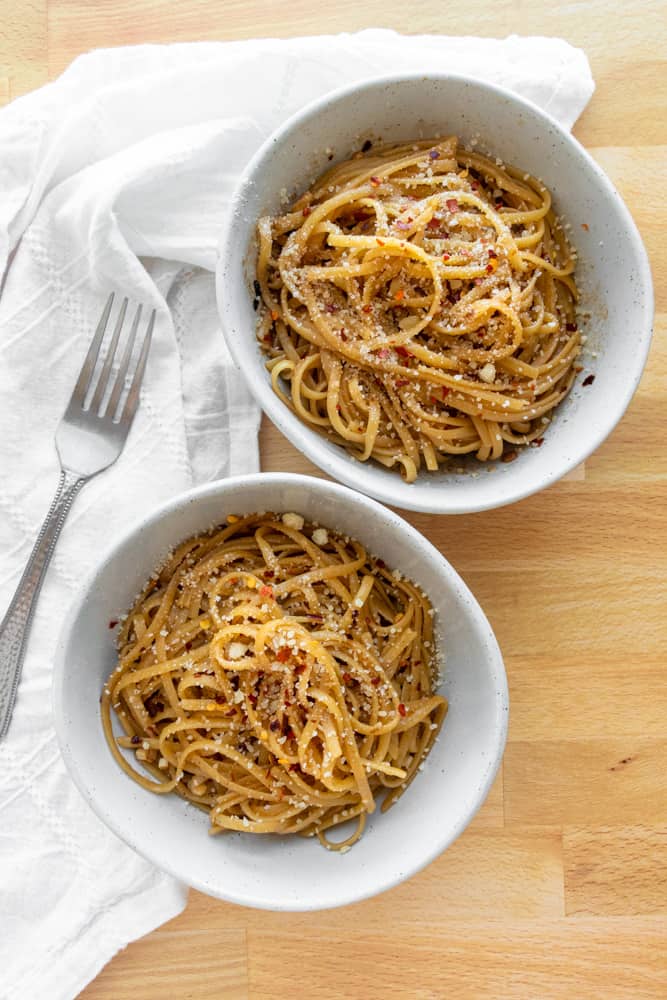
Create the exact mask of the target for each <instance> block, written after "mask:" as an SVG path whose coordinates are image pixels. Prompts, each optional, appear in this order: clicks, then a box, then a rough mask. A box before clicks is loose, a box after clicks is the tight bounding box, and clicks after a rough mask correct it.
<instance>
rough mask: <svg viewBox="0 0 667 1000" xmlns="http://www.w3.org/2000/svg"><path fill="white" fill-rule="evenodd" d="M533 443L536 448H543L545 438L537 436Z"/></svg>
mask: <svg viewBox="0 0 667 1000" xmlns="http://www.w3.org/2000/svg"><path fill="white" fill-rule="evenodd" d="M533 444H534V445H535V447H536V448H541V447H542V445H543V444H544V438H535V440H534V441H533Z"/></svg>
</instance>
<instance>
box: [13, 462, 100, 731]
mask: <svg viewBox="0 0 667 1000" xmlns="http://www.w3.org/2000/svg"><path fill="white" fill-rule="evenodd" d="M84 482H85V478H82V477H81V476H80V475H79V474H78V473H74V472H70V471H68V470H65V469H63V470H61V473H60V483H59V484H58V489H57V491H56V495H55V497H54V498H53V503H52V504H51V507H50V509H49V512H48V514H47V515H46V520H45V521H44V524H43V525H42V529H41V531H40V533H39V535H38V537H37V541H36V542H35V546H34V548H33V550H32V552H31V553H30V558H29V559H28V564H27V566H26V568H25V569H24V571H23V576H22V577H21V581H20V583H19V585H18V587H17V588H16V593H15V594H14V597H13V598H12V601H11V603H10V605H9V607H8V609H7V614H6V615H5V617H4V618H3V620H2V624H0V740H1V739H2V738H3V737H4V736H5V735H6V733H7V730H8V729H9V723H10V720H11V717H12V709H13V708H14V700H15V698H16V691H17V689H18V686H19V680H20V678H21V668H22V666H23V657H24V654H25V647H26V640H27V638H28V633H29V632H30V624H31V622H32V616H33V613H34V610H35V605H36V603H37V597H38V596H39V591H40V589H41V586H42V581H43V579H44V574H45V573H46V570H47V568H48V565H49V563H50V561H51V556H52V555H53V550H54V548H55V545H56V542H57V541H58V536H59V535H60V530H61V528H62V526H63V524H64V523H65V518H66V517H67V515H68V513H69V509H70V507H71V506H72V503H73V502H74V498H75V497H76V495H77V493H78V492H79V490H80V488H81V486H82V485H83V483H84Z"/></svg>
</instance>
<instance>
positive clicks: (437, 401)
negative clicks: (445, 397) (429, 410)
mask: <svg viewBox="0 0 667 1000" xmlns="http://www.w3.org/2000/svg"><path fill="white" fill-rule="evenodd" d="M431 402H432V403H439V402H440V400H439V399H438V397H437V396H431Z"/></svg>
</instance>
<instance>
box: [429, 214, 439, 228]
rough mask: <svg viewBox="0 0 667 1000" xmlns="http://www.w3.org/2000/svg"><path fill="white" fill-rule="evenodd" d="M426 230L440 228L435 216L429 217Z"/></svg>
mask: <svg viewBox="0 0 667 1000" xmlns="http://www.w3.org/2000/svg"><path fill="white" fill-rule="evenodd" d="M426 228H427V229H439V228H440V219H436V217H435V215H433V216H431V218H430V219H429V220H428V222H427V223H426Z"/></svg>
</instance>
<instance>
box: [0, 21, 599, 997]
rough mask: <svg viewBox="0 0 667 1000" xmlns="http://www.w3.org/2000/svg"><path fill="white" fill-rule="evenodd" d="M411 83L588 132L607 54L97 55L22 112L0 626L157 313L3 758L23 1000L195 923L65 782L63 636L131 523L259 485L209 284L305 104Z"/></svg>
mask: <svg viewBox="0 0 667 1000" xmlns="http://www.w3.org/2000/svg"><path fill="white" fill-rule="evenodd" d="M402 71H405V72H407V71H413V72H422V73H429V72H434V71H440V72H442V71H451V72H460V73H465V74H468V75H473V76H476V77H479V78H480V79H484V80H489V81H492V82H496V83H499V84H502V85H504V86H505V87H507V88H509V89H511V90H514V91H516V92H517V93H520V94H522V95H523V96H525V97H527V98H530V99H531V100H533V101H534V102H535V103H536V104H538V105H540V106H541V107H542V108H544V109H545V110H546V111H548V112H549V113H550V114H551V115H552V116H553V117H555V118H557V119H558V120H559V121H560V122H561V123H563V124H564V125H565V126H567V127H570V126H571V125H572V124H573V123H574V121H575V120H576V118H577V117H578V115H579V114H580V113H581V111H582V110H583V108H584V107H585V105H586V103H587V101H588V100H589V98H590V96H591V94H592V92H593V81H592V78H591V74H590V69H589V66H588V62H587V59H586V56H585V55H584V53H583V52H581V51H580V50H577V49H574V48H572V47H571V46H570V45H568V44H567V43H565V42H564V41H561V40H559V39H549V38H517V37H511V38H507V39H505V40H503V41H499V40H494V39H477V38H445V37H437V36H412V37H403V36H400V35H397V34H395V33H394V32H391V31H386V30H369V31H363V32H360V33H359V34H345V35H338V36H335V37H317V38H296V39H291V40H288V41H277V40H274V39H262V40H255V41H244V42H229V43H193V44H183V45H171V46H157V45H144V46H138V47H133V48H125V49H123V48H120V49H111V50H104V51H98V52H93V53H90V54H88V55H85V56H82V57H81V58H79V59H77V60H76V61H75V62H74V63H73V64H72V66H71V67H70V68H69V69H68V70H67V71H66V72H65V73H64V74H63V75H62V76H61V77H60V78H59V79H58V80H57V81H56V82H55V83H52V84H49V85H48V86H46V87H43V88H41V89H40V90H38V91H36V92H35V93H33V94H30V95H28V96H27V97H24V98H21V99H19V100H17V101H15V102H14V103H13V104H11V105H10V106H9V107H7V108H6V109H4V110H3V111H2V112H0V150H1V152H0V275H2V274H5V272H6V274H5V283H4V289H3V292H2V296H1V297H0V358H1V363H0V431H1V437H0V448H1V449H2V451H1V454H2V465H1V467H2V477H1V478H0V512H1V516H0V567H1V569H0V614H2V612H3V610H4V608H5V607H6V606H7V604H8V603H9V600H10V598H11V595H12V593H13V591H14V589H15V587H16V585H17V583H18V580H19V577H20V574H21V571H22V569H23V567H24V565H25V562H26V560H27V558H28V555H29V552H30V548H31V546H32V544H33V542H34V540H35V537H36V534H37V531H38V528H39V525H40V523H41V520H42V518H43V517H44V515H45V513H46V510H47V508H48V505H49V502H50V499H51V496H52V493H53V492H54V490H55V487H56V484H57V481H58V462H57V457H56V453H55V449H54V444H53V431H54V429H55V427H56V424H57V422H58V420H59V418H60V416H61V413H62V411H63V409H64V407H65V404H66V402H67V400H68V398H69V395H70V392H71V390H72V386H73V384H74V381H75V379H76V375H77V373H78V370H79V367H80V365H81V361H82V358H83V356H84V354H85V351H86V349H87V347H88V344H89V341H90V337H91V333H92V330H93V329H94V326H95V323H96V321H97V318H98V316H99V314H100V312H101V309H102V306H103V303H104V301H105V299H106V297H107V295H108V293H109V291H111V290H115V291H116V292H117V293H120V294H121V295H126V294H127V295H130V296H133V297H135V298H136V299H139V300H141V301H144V302H147V303H151V304H152V305H154V306H155V308H156V309H157V315H158V319H157V324H156V329H155V335H154V340H153V345H152V349H151V354H150V358H149V362H148V368H147V373H146V378H145V381H144V385H143V388H142V392H141V406H140V409H139V412H138V414H137V417H136V420H135V424H134V427H133V429H132V433H131V434H130V437H129V440H128V442H127V445H126V447H125V450H124V452H123V454H122V456H121V457H120V459H119V460H118V461H117V462H116V464H115V465H114V466H112V467H111V468H110V469H109V470H107V471H106V472H104V473H102V474H101V475H100V476H98V477H97V478H96V479H94V480H93V481H92V482H91V483H90V484H89V485H88V486H86V488H85V489H84V490H83V491H82V492H81V494H80V495H79V497H78V499H77V501H76V503H75V505H74V507H73V510H72V512H71V514H70V517H69V520H68V522H67V524H66V526H65V528H64V530H63V534H62V536H61V539H60V542H59V544H58V547H57V549H56V554H55V558H54V561H53V563H52V565H51V568H50V571H49V573H48V576H47V578H46V581H45V584H44V588H43V590H42V594H41V596H40V600H39V605H38V609H37V614H36V617H35V620H34V624H33V629H32V633H31V636H30V640H29V643H28V648H27V655H26V659H25V666H24V671H23V679H22V682H21V686H20V689H19V694H18V698H17V702H16V708H15V714H14V719H13V722H12V725H11V728H10V731H9V735H8V737H7V738H6V740H5V741H4V742H3V743H2V744H0V845H1V847H0V969H1V970H2V972H1V974H0V997H2V998H5V1000H14V998H19V997H20V998H21V1000H32V998H35V1000H37V998H39V1000H61V998H63V1000H68V998H71V997H74V996H76V994H77V993H78V992H79V991H80V990H81V989H83V987H84V986H85V985H86V983H88V982H89V981H90V980H91V979H92V978H93V977H94V976H95V975H96V974H97V973H98V971H99V970H100V969H101V968H102V966H103V965H104V964H105V963H106V962H107V961H108V960H109V959H110V958H111V957H112V955H113V954H114V953H115V952H116V951H117V950H118V949H119V948H122V947H123V946H124V945H126V944H127V943H128V942H129V941H132V940H134V939H135V938H137V937H139V936H141V935H143V934H145V933H147V932H148V931H150V930H151V929H152V928H154V927H156V926H158V925H159V924H161V923H163V922H164V921H166V920H168V919H170V918H171V917H173V916H175V915H176V914H178V913H179V912H180V911H181V910H182V909H183V907H184V905H185V901H186V889H185V887H184V886H182V885H180V884H178V883H177V882H176V881H174V880H173V879H171V878H170V877H168V876H166V875H164V874H162V873H161V872H158V871H157V870H156V869H154V868H153V867H152V866H151V865H150V864H148V863H147V862H146V861H144V860H143V859H141V858H140V857H139V856H138V855H136V854H135V853H134V852H133V851H131V850H130V849H129V848H127V847H126V846H125V845H124V844H122V843H121V842H120V841H119V840H117V839H116V837H115V836H114V835H113V834H111V833H110V832H109V831H107V829H106V828H105V827H104V826H103V825H102V824H101V823H100V822H99V821H98V820H97V818H96V817H95V816H94V814H93V813H92V812H91V811H90V810H89V808H88V806H87V805H86V804H85V803H84V802H83V800H82V799H81V797H80V796H79V793H78V792H77V791H76V789H75V788H74V786H73V784H72V782H71V781H70V780H69V778H68V776H67V773H66V771H65V768H64V765H63V762H62V760H61V758H60V755H59V752H58V747H57V743H56V740H55V735H54V730H53V725H52V721H51V666H52V659H53V652H54V648H55V644H56V640H57V636H58V631H59V626H60V622H61V619H62V618H63V615H64V612H65V610H66V608H67V606H68V605H69V603H70V601H71V600H72V598H73V595H74V593H75V591H76V589H77V586H78V584H79V581H80V580H81V579H82V577H84V576H85V575H86V574H87V573H88V572H89V571H90V569H91V568H92V567H93V566H94V564H95V562H96V561H97V559H98V557H99V554H100V552H101V551H102V549H103V548H104V547H105V546H106V544H108V542H109V541H110V539H111V538H112V537H113V536H114V535H115V534H117V533H118V532H120V531H121V530H123V529H124V528H125V526H126V524H127V523H128V522H129V521H131V520H133V519H134V518H136V517H138V516H139V515H140V514H142V513H144V512H145V511H146V510H148V509H149V508H150V507H151V506H153V505H155V504H157V503H159V502H161V501H163V500H165V499H166V498H168V497H169V496H171V495H173V494H174V493H176V492H178V491H180V490H183V489H186V488H188V487H190V486H193V485H196V484H198V483H201V482H204V481H206V480H209V479H213V478H218V477H221V476H227V475H231V474H237V473H246V472H252V471H255V470H256V469H257V468H258V464H259V463H258V448H257V429H258V421H259V413H258V409H257V407H256V405H255V404H254V402H253V401H252V398H251V396H250V394H249V392H248V389H247V387H246V386H245V384H244V383H243V381H242V379H241V378H240V377H239V374H238V372H236V371H235V369H234V368H233V367H232V364H231V360H230V358H229V355H228V353H227V350H226V348H225V346H224V343H223V339H222V336H221V333H220V330H219V323H218V318H217V313H216V306H215V292H214V281H213V276H212V274H211V272H212V271H213V270H214V268H215V260H216V246H217V240H218V234H219V231H220V228H221V223H222V220H223V217H224V214H225V212H226V210H227V206H228V204H229V201H230V198H231V195H232V192H233V189H234V186H235V183H236V181H237V178H238V175H239V173H240V171H241V170H242V168H243V167H244V165H245V163H246V162H247V160H248V158H249V157H250V155H251V154H252V153H253V152H254V150H255V149H256V148H257V147H258V145H259V144H260V143H261V141H262V140H263V139H264V138H265V137H266V136H267V135H268V134H269V132H270V131H271V130H272V129H274V128H275V127H276V126H277V125H278V124H279V123H280V122H281V121H283V120H284V119H285V118H286V117H287V116H288V115H290V114H291V113H293V112H294V111H296V110H297V109H298V108H300V107H302V106H303V105H304V104H305V103H306V102H308V101H310V100H312V99H313V98H315V97H318V96H319V95H321V94H323V93H325V92H327V91H329V90H331V89H333V88H336V87H339V86H341V85H343V84H347V83H351V82H353V81H355V80H361V79H364V78H368V77H373V76H379V75H384V74H387V73H398V72H402ZM8 263H9V265H10V266H9V267H7V265H8ZM202 836H205V830H204V827H202Z"/></svg>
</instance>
